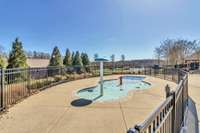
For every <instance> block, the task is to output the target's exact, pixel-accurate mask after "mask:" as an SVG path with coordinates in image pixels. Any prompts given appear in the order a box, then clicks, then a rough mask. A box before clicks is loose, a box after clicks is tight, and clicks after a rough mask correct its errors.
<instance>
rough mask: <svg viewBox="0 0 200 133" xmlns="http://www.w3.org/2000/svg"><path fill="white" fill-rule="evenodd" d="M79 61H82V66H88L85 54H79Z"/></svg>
mask: <svg viewBox="0 0 200 133" xmlns="http://www.w3.org/2000/svg"><path fill="white" fill-rule="evenodd" d="M81 59H82V63H83V66H87V65H89V64H90V60H89V57H88V55H87V54H86V53H82V54H81Z"/></svg>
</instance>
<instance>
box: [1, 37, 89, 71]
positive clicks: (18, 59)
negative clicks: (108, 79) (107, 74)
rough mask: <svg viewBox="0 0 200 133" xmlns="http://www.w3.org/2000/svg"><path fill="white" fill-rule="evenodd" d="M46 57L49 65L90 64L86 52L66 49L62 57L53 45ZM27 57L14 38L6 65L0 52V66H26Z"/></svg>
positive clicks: (20, 43) (21, 46) (19, 42)
mask: <svg viewBox="0 0 200 133" xmlns="http://www.w3.org/2000/svg"><path fill="white" fill-rule="evenodd" d="M34 54H35V55H34ZM40 54H41V53H40ZM38 55H39V54H38V53H36V52H35V53H34V52H33V55H32V54H31V56H34V57H36V56H38ZM40 56H41V55H40ZM43 56H44V55H43ZM46 57H48V58H50V60H49V66H87V65H89V64H90V60H89V57H88V55H87V53H80V52H79V51H76V52H72V53H71V51H70V50H69V49H67V50H66V53H65V56H64V58H62V55H61V53H60V51H59V49H58V47H57V46H55V47H54V49H53V52H52V54H51V56H47V55H46V56H45V58H46ZM27 58H28V56H27V53H26V52H25V51H24V49H23V44H22V42H21V41H20V40H19V39H18V38H16V39H15V41H14V42H13V43H12V49H11V51H10V53H9V55H8V60H7V65H6V61H5V57H4V56H3V54H2V52H1V53H0V67H1V68H3V67H6V68H26V67H28V64H27Z"/></svg>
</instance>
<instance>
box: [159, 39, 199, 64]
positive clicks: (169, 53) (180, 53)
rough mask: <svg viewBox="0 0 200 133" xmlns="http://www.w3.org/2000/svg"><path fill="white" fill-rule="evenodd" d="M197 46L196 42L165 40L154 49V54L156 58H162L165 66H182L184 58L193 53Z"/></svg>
mask: <svg viewBox="0 0 200 133" xmlns="http://www.w3.org/2000/svg"><path fill="white" fill-rule="evenodd" d="M198 45H199V43H198V42H197V41H188V40H181V39H177V40H172V39H167V40H165V41H163V42H162V43H161V45H160V47H158V48H156V49H155V53H156V56H157V58H164V59H165V60H166V62H167V64H170V65H175V64H182V63H184V60H185V58H186V57H188V56H190V55H192V54H193V53H194V51H195V49H196V48H197V46H198Z"/></svg>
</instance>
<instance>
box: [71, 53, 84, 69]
mask: <svg viewBox="0 0 200 133" xmlns="http://www.w3.org/2000/svg"><path fill="white" fill-rule="evenodd" d="M73 65H74V66H82V65H83V63H82V60H81V56H80V53H79V51H76V54H75V55H74V59H73Z"/></svg>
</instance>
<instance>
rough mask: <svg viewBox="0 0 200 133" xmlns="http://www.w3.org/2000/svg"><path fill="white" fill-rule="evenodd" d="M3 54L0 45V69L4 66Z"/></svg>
mask: <svg viewBox="0 0 200 133" xmlns="http://www.w3.org/2000/svg"><path fill="white" fill-rule="evenodd" d="M4 58H5V53H4V48H3V47H2V46H1V45H0V68H3V67H4V66H5V61H4Z"/></svg>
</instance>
